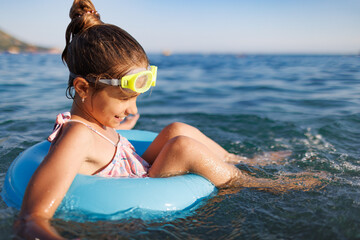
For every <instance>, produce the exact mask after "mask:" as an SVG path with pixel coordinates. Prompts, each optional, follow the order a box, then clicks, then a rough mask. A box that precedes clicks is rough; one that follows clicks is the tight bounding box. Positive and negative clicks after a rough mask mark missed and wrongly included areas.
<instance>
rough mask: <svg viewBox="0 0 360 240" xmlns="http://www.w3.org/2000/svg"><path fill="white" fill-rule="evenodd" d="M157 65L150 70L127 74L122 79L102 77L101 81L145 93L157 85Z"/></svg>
mask: <svg viewBox="0 0 360 240" xmlns="http://www.w3.org/2000/svg"><path fill="white" fill-rule="evenodd" d="M156 76H157V67H156V66H150V67H149V68H148V70H145V71H141V72H138V73H134V74H129V75H125V76H124V77H122V78H121V79H100V80H99V82H101V83H104V84H107V85H111V86H119V87H121V88H127V89H130V90H132V91H134V92H137V93H144V92H146V91H147V90H149V89H150V87H154V86H155V85H156Z"/></svg>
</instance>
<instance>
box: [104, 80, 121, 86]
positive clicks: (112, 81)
mask: <svg viewBox="0 0 360 240" xmlns="http://www.w3.org/2000/svg"><path fill="white" fill-rule="evenodd" d="M99 82H101V83H105V84H108V85H111V86H120V80H119V79H100V80H99Z"/></svg>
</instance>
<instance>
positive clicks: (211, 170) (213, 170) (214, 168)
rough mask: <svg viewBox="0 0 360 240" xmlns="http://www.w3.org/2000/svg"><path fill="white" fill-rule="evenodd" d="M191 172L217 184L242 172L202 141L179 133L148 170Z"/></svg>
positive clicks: (164, 173) (153, 173)
mask: <svg viewBox="0 0 360 240" xmlns="http://www.w3.org/2000/svg"><path fill="white" fill-rule="evenodd" d="M144 159H145V160H147V159H146V158H144ZM189 172H192V173H196V174H198V175H201V176H203V177H205V178H207V179H208V180H209V181H211V182H212V183H213V184H214V185H215V186H221V185H224V184H226V183H227V182H229V181H230V180H231V179H233V178H235V177H236V176H237V175H238V174H240V171H239V170H238V169H237V168H236V167H235V166H234V165H230V164H227V163H226V162H224V161H222V160H221V159H220V158H219V156H218V155H217V154H215V153H214V152H213V151H211V150H210V149H209V148H208V147H207V146H205V145H204V144H202V143H201V142H200V141H198V140H195V139H192V138H190V137H187V136H177V137H173V138H171V139H170V140H169V141H168V142H167V143H166V144H165V145H164V146H163V148H162V149H161V150H160V152H159V154H158V155H157V157H156V159H155V161H154V162H153V164H152V166H151V168H150V170H149V176H150V177H168V176H173V175H180V174H185V173H189Z"/></svg>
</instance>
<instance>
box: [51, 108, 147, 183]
mask: <svg viewBox="0 0 360 240" xmlns="http://www.w3.org/2000/svg"><path fill="white" fill-rule="evenodd" d="M67 122H78V123H81V124H84V125H85V126H87V127H88V128H89V129H91V130H92V131H94V132H95V133H97V134H98V135H100V136H101V137H103V138H104V139H106V140H107V141H109V142H110V143H111V144H112V145H114V147H115V150H116V152H115V156H114V158H113V159H112V160H111V161H110V163H109V164H108V165H107V166H106V167H105V168H103V169H102V170H101V171H99V172H97V173H95V175H97V176H101V177H132V178H141V177H146V176H147V172H148V169H149V164H148V163H147V162H146V161H145V160H144V159H142V158H141V157H140V156H139V155H138V154H137V153H136V152H135V148H134V147H133V146H132V145H131V143H130V142H129V141H128V140H127V139H126V138H124V137H122V136H121V135H120V134H119V142H118V143H114V142H113V141H112V140H110V139H109V138H108V137H106V136H104V135H103V134H101V133H100V132H98V131H97V130H96V129H94V128H92V127H91V126H90V125H88V124H86V123H83V122H81V121H78V120H71V115H70V113H69V112H66V113H63V114H59V115H58V116H57V118H56V123H55V127H54V132H53V133H52V134H51V135H50V136H49V137H48V140H49V141H50V142H52V141H53V140H54V139H55V138H56V136H57V135H58V133H59V131H60V130H61V128H62V126H63V125H64V124H65V123H67Z"/></svg>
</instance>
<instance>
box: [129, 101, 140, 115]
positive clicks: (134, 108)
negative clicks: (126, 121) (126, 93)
mask: <svg viewBox="0 0 360 240" xmlns="http://www.w3.org/2000/svg"><path fill="white" fill-rule="evenodd" d="M128 103H129V105H128V107H127V108H126V115H129V114H132V115H135V114H137V113H138V110H137V106H136V98H132V99H130V100H129V102H128Z"/></svg>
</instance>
